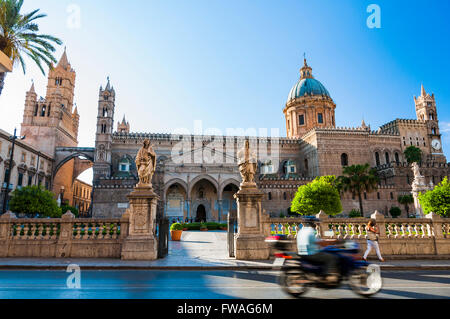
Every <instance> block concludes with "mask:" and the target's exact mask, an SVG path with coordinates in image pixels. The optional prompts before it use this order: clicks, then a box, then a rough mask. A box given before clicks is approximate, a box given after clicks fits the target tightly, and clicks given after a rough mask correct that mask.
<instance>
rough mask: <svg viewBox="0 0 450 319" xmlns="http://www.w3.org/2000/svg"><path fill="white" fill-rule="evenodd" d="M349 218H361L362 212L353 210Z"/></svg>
mask: <svg viewBox="0 0 450 319" xmlns="http://www.w3.org/2000/svg"><path fill="white" fill-rule="evenodd" d="M348 217H350V218H358V217H361V212H360V211H359V210H358V209H352V210H351V211H350V213H348Z"/></svg>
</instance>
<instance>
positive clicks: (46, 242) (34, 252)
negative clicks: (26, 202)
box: [0, 212, 129, 258]
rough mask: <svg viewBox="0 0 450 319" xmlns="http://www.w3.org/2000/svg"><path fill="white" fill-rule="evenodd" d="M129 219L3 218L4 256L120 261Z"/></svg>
mask: <svg viewBox="0 0 450 319" xmlns="http://www.w3.org/2000/svg"><path fill="white" fill-rule="evenodd" d="M128 225H129V220H128V218H127V217H126V216H125V217H123V218H116V219H77V218H75V217H74V215H73V214H71V213H70V212H68V213H66V214H65V215H64V216H63V217H62V218H58V219H21V218H20V219H19V218H16V216H15V215H14V214H11V213H7V214H4V215H3V216H1V217H0V257H47V258H53V257H55V258H65V257H66V258H68V257H72V258H120V256H121V246H122V242H123V240H124V238H126V236H127V235H128Z"/></svg>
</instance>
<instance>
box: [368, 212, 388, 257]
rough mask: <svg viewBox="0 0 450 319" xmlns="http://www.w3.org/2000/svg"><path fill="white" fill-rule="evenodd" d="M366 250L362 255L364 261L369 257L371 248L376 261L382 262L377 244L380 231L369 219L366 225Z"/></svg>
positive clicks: (374, 222)
mask: <svg viewBox="0 0 450 319" xmlns="http://www.w3.org/2000/svg"><path fill="white" fill-rule="evenodd" d="M366 231H367V250H366V252H365V254H364V260H365V261H367V256H369V254H370V252H371V251H372V248H373V249H375V251H376V253H377V256H378V259H379V260H380V261H381V262H383V261H384V259H383V257H381V252H380V245H379V244H378V236H379V235H380V229H379V228H378V226H377V223H376V221H374V220H373V219H371V220H370V221H369V223H368V224H367V228H366Z"/></svg>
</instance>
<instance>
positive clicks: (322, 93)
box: [283, 59, 336, 138]
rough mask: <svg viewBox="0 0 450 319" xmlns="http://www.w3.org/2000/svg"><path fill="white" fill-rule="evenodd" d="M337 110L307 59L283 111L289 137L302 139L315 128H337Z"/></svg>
mask: <svg viewBox="0 0 450 319" xmlns="http://www.w3.org/2000/svg"><path fill="white" fill-rule="evenodd" d="M335 109H336V104H334V102H333V99H332V98H331V96H330V93H329V92H328V90H327V89H326V88H325V86H323V85H322V83H320V82H319V81H318V80H316V79H315V78H314V76H313V74H312V68H311V67H310V66H309V65H308V63H307V62H306V59H305V60H304V65H303V67H302V68H301V69H300V80H299V81H298V82H297V84H296V85H294V87H293V88H292V90H291V92H290V93H289V97H288V101H287V103H286V107H285V108H284V110H283V113H284V116H285V118H286V131H287V136H288V137H293V138H300V137H302V136H303V135H304V134H305V133H306V132H308V131H309V130H311V129H312V128H314V127H335V126H336V124H335Z"/></svg>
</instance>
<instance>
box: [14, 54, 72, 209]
mask: <svg viewBox="0 0 450 319" xmlns="http://www.w3.org/2000/svg"><path fill="white" fill-rule="evenodd" d="M75 78H76V73H75V71H74V70H73V69H72V67H71V65H70V63H69V60H68V58H67V53H66V50H64V53H63V55H62V57H61V59H60V61H59V63H58V65H57V66H56V67H54V68H53V69H51V70H50V71H49V75H48V84H47V93H46V95H45V98H43V97H39V98H38V95H37V93H36V91H35V87H34V83H33V85H32V86H31V88H30V90H29V91H28V92H27V93H26V99H25V110H24V113H23V122H22V125H21V135H22V136H26V139H25V141H26V142H27V143H28V144H30V145H33V147H35V148H36V149H38V150H40V151H41V152H43V153H46V154H48V155H50V156H52V157H54V156H55V149H56V148H57V147H77V146H78V128H79V121H80V116H79V114H78V109H77V107H75V109H74V101H73V100H74V90H75ZM74 167H75V160H71V161H69V162H67V163H66V164H65V165H64V166H63V167H61V168H60V169H59V171H58V172H57V174H56V176H54V179H53V185H52V188H53V192H54V193H55V194H56V195H58V194H60V193H61V192H64V198H65V199H68V200H69V204H72V199H73V190H72V183H73V180H74V178H76V176H74ZM44 169H45V170H46V169H47V168H43V167H38V168H37V170H38V171H41V170H44Z"/></svg>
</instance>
